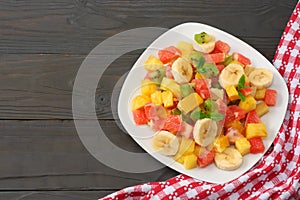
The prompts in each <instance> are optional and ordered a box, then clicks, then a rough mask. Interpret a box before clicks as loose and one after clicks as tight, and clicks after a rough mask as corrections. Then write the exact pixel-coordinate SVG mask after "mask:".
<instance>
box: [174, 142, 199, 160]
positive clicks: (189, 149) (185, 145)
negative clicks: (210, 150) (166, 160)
mask: <svg viewBox="0 0 300 200" xmlns="http://www.w3.org/2000/svg"><path fill="white" fill-rule="evenodd" d="M180 140H181V142H180V145H179V149H178V151H177V153H176V155H175V156H174V160H178V159H179V158H180V157H182V156H183V154H184V153H186V154H188V153H193V152H194V149H195V141H194V140H191V139H189V138H186V137H181V138H180Z"/></svg>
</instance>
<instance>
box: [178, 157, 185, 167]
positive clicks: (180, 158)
mask: <svg viewBox="0 0 300 200" xmlns="http://www.w3.org/2000/svg"><path fill="white" fill-rule="evenodd" d="M184 157H185V156H181V157H179V158H177V160H176V162H179V163H180V164H182V165H183V163H184Z"/></svg>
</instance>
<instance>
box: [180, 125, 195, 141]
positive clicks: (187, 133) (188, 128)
mask: <svg viewBox="0 0 300 200" xmlns="http://www.w3.org/2000/svg"><path fill="white" fill-rule="evenodd" d="M193 129H194V127H193V126H192V125H190V124H188V123H186V122H185V121H182V122H181V128H180V131H179V133H178V135H180V136H183V137H186V138H189V139H194V136H193Z"/></svg>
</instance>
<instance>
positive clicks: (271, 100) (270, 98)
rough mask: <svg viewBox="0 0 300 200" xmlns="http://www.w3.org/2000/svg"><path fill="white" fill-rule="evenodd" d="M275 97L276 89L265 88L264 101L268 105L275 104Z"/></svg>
mask: <svg viewBox="0 0 300 200" xmlns="http://www.w3.org/2000/svg"><path fill="white" fill-rule="evenodd" d="M276 98H277V91H276V90H271V89H268V90H266V94H265V98H264V102H265V103H266V104H267V105H268V106H275V104H276Z"/></svg>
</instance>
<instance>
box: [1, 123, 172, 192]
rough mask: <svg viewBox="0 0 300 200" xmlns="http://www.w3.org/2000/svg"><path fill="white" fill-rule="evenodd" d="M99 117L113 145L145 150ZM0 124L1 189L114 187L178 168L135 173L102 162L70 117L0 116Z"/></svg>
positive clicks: (161, 175) (168, 175)
mask: <svg viewBox="0 0 300 200" xmlns="http://www.w3.org/2000/svg"><path fill="white" fill-rule="evenodd" d="M99 123H100V125H101V127H102V129H103V130H104V132H105V133H106V135H107V137H108V138H109V139H110V140H111V141H112V142H113V143H114V144H115V145H117V146H118V147H120V148H123V149H124V150H127V151H131V152H137V153H139V152H144V151H143V150H142V149H141V148H140V147H139V146H138V145H137V144H136V143H135V142H134V141H133V140H132V139H131V137H130V136H129V135H127V134H125V133H123V132H122V131H121V130H120V129H119V127H118V126H117V125H116V123H115V122H113V121H99ZM0 127H1V132H0V163H1V165H0V172H1V173H0V193H1V191H9V190H18V191H19V190H104V189H105V190H116V189H121V188H124V187H127V186H130V185H135V184H141V183H144V182H149V181H162V180H166V179H168V178H171V177H173V176H175V175H176V174H177V172H175V171H173V170H171V169H169V168H167V167H164V168H162V169H161V170H158V171H154V172H149V173H140V174H138V173H126V172H121V171H117V170H114V169H112V168H110V167H107V166H105V165H104V164H102V163H101V162H99V161H98V160H96V159H95V158H93V157H92V155H90V154H89V153H88V152H87V150H86V149H85V148H84V146H83V145H82V143H81V142H80V139H79V137H78V135H77V133H76V130H75V127H74V124H73V122H72V121H70V120H67V121H65V120H64V121H61V120H51V121H50V120H27V121H15V120H1V121H0ZM153 161H154V160H153ZM120 164H122V163H120ZM133 164H134V162H133ZM0 197H1V196H0Z"/></svg>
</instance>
